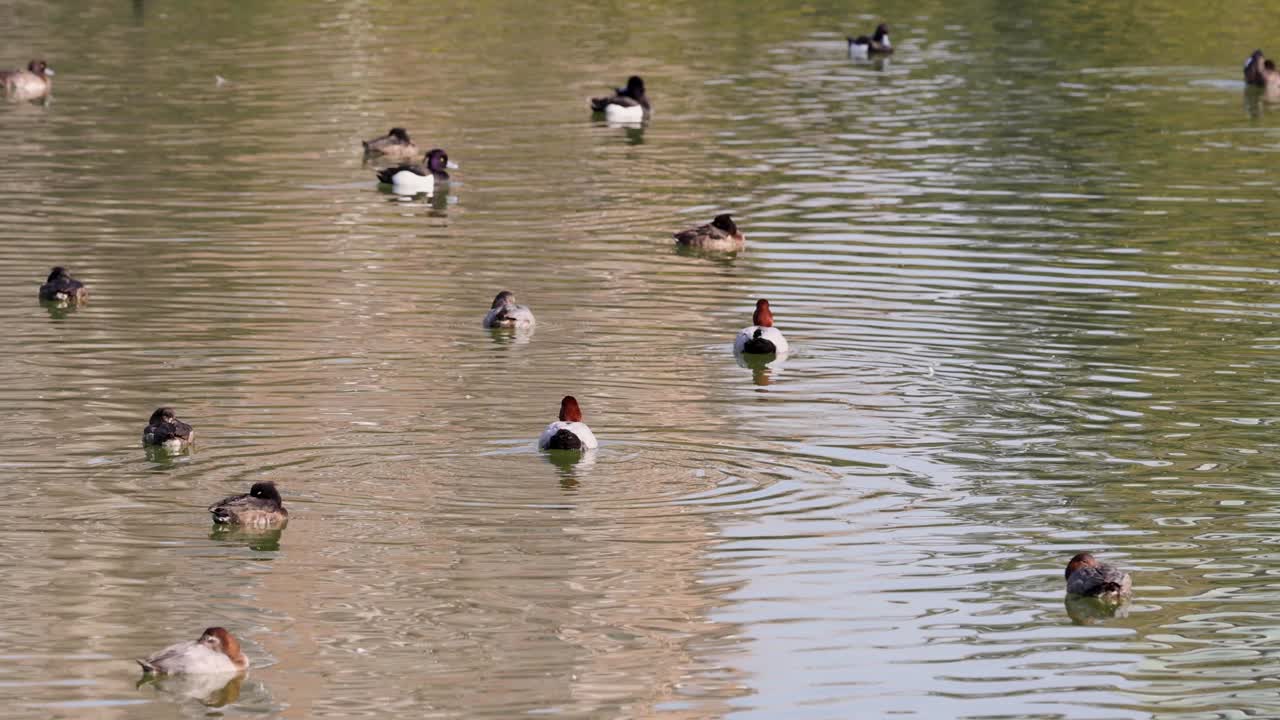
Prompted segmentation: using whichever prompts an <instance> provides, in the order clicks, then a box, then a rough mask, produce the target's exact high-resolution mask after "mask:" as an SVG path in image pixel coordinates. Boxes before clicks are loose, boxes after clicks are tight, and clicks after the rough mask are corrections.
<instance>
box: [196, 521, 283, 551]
mask: <svg viewBox="0 0 1280 720" xmlns="http://www.w3.org/2000/svg"><path fill="white" fill-rule="evenodd" d="M283 536H284V528H280V527H276V528H265V529H263V528H252V527H246V526H244V525H214V526H213V528H212V529H211V530H209V539H210V540H216V541H218V542H225V543H235V544H237V545H240V544H243V545H244V546H245V547H247V548H249V549H250V550H256V551H257V552H277V551H278V550H280V538H281V537H283Z"/></svg>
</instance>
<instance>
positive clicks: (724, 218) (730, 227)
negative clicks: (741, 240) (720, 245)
mask: <svg viewBox="0 0 1280 720" xmlns="http://www.w3.org/2000/svg"><path fill="white" fill-rule="evenodd" d="M711 227H714V228H719V229H720V230H723V231H725V232H727V233H729V234H730V235H737V234H738V226H737V225H736V224H735V223H734V222H733V218H731V217H729V214H728V213H723V214H721V215H717V216H716V217H715V219H714V220H712V221H711Z"/></svg>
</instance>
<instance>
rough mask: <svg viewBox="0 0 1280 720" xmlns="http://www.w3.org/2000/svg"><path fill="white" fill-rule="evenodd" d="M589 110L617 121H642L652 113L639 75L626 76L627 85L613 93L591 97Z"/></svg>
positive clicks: (609, 119) (610, 120)
mask: <svg viewBox="0 0 1280 720" xmlns="http://www.w3.org/2000/svg"><path fill="white" fill-rule="evenodd" d="M591 111H592V112H598V113H604V119H605V120H608V121H609V122H617V123H638V122H643V121H645V120H648V119H649V117H650V116H651V115H652V114H653V108H652V107H651V106H650V105H649V97H648V96H647V95H646V94H645V91H644V80H641V79H640V76H639V75H632V76H631V77H629V78H627V86H626V87H624V88H618V89H617V90H615V91H614V94H613V95H608V96H605V97H598V98H591Z"/></svg>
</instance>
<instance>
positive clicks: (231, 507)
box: [209, 481, 289, 529]
mask: <svg viewBox="0 0 1280 720" xmlns="http://www.w3.org/2000/svg"><path fill="white" fill-rule="evenodd" d="M209 512H210V513H211V514H212V515H213V521H214V522H215V523H218V524H219V525H243V526H245V527H248V528H255V529H258V528H276V527H283V526H284V524H285V523H287V522H289V511H288V510H286V509H285V508H284V500H283V499H282V498H281V497H280V491H279V490H277V489H276V484H275V483H273V482H271V481H266V482H256V483H254V484H253V486H252V487H250V488H249V492H248V493H245V494H243V495H232V496H230V497H225V498H223V499H221V500H219V501H218V502H216V503H214V504H213V505H210V506H209Z"/></svg>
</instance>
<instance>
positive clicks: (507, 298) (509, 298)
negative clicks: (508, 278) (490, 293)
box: [489, 290, 516, 310]
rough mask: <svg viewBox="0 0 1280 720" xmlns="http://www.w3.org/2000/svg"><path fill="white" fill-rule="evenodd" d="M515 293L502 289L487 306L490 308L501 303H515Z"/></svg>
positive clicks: (494, 307)
mask: <svg viewBox="0 0 1280 720" xmlns="http://www.w3.org/2000/svg"><path fill="white" fill-rule="evenodd" d="M515 304H516V295H515V293H513V292H511V291H510V290H503V291H502V292H500V293H498V294H497V296H496V297H494V298H493V304H492V305H490V306H489V309H490V310H494V309H497V308H500V307H502V306H503V305H515Z"/></svg>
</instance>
